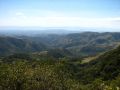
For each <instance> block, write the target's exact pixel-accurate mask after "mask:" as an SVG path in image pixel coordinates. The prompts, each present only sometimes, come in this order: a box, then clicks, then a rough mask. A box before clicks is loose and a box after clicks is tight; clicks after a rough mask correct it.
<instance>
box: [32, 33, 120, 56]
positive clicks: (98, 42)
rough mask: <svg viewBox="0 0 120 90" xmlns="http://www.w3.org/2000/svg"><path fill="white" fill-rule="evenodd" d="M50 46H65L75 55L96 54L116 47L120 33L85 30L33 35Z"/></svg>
mask: <svg viewBox="0 0 120 90" xmlns="http://www.w3.org/2000/svg"><path fill="white" fill-rule="evenodd" d="M31 40H33V41H35V42H42V43H44V44H45V45H46V46H47V47H49V48H64V49H67V50H69V51H70V52H71V53H72V54H73V55H82V56H86V55H95V54H97V53H100V52H104V51H106V50H110V49H113V48H115V47H116V46H118V45H119V44H120V33H97V32H84V33H73V34H67V35H54V34H53V35H51V34H50V35H46V36H42V37H41V36H37V37H32V38H31Z"/></svg>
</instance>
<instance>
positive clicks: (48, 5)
mask: <svg viewBox="0 0 120 90" xmlns="http://www.w3.org/2000/svg"><path fill="white" fill-rule="evenodd" d="M0 27H88V28H89V27H94V28H113V29H114V28H115V29H120V0H0Z"/></svg>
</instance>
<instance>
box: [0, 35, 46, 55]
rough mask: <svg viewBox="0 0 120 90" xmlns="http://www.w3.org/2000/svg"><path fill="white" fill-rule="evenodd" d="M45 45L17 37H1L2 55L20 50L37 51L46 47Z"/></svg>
mask: <svg viewBox="0 0 120 90" xmlns="http://www.w3.org/2000/svg"><path fill="white" fill-rule="evenodd" d="M45 48H46V47H45V45H43V44H40V43H39V44H38V43H37V42H36V43H33V42H32V41H29V40H25V39H21V38H17V37H0V55H9V54H13V53H20V52H35V51H41V50H43V49H45Z"/></svg>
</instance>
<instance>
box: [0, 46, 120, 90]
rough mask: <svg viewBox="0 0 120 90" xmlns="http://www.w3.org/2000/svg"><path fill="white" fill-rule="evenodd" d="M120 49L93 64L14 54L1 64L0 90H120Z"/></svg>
mask: <svg viewBox="0 0 120 90" xmlns="http://www.w3.org/2000/svg"><path fill="white" fill-rule="evenodd" d="M119 55H120V47H118V48H117V49H114V50H111V51H109V52H106V53H104V54H102V55H100V56H99V57H98V58H96V59H94V60H92V61H91V62H89V63H85V64H82V63H81V62H82V59H74V60H72V59H67V58H61V59H60V58H59V59H58V58H56V57H54V56H53V57H51V56H49V55H46V54H45V52H44V53H42V54H40V53H38V54H37V53H34V54H32V55H31V54H14V55H10V56H7V57H4V58H3V57H2V58H1V62H0V90H119V88H120V75H119V74H120V65H119V64H120V56H119Z"/></svg>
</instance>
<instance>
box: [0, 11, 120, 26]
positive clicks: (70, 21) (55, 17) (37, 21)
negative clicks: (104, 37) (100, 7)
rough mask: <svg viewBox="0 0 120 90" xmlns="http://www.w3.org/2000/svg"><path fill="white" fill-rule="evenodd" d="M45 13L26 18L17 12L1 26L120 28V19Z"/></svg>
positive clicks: (2, 22)
mask: <svg viewBox="0 0 120 90" xmlns="http://www.w3.org/2000/svg"><path fill="white" fill-rule="evenodd" d="M44 12H45V13H44V15H42V16H32V15H31V16H26V15H25V14H24V13H23V12H17V13H16V14H15V16H14V17H11V18H9V19H3V20H1V21H0V26H37V27H101V28H120V17H112V18H111V17H110V18H85V17H84V18H82V17H74V16H67V15H64V14H59V13H57V12H51V11H44Z"/></svg>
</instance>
